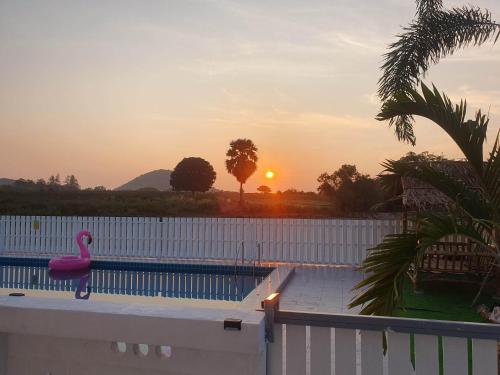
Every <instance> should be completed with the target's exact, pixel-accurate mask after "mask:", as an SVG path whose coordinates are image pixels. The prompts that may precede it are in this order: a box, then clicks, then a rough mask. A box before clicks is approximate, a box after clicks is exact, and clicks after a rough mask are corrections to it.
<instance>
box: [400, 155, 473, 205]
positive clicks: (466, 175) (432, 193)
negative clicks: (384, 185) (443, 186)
mask: <svg viewBox="0 0 500 375" xmlns="http://www.w3.org/2000/svg"><path fill="white" fill-rule="evenodd" d="M432 166H433V167H435V168H437V169H439V170H440V171H442V172H444V173H446V174H447V175H448V176H450V177H452V178H453V179H454V180H459V181H461V182H463V183H464V184H466V185H468V186H470V187H472V188H473V189H480V187H479V183H478V180H477V178H476V176H475V174H474V172H473V171H472V169H471V167H470V165H469V163H467V162H465V161H438V162H432ZM401 184H402V187H403V194H402V197H403V205H404V206H405V207H406V208H407V209H409V210H411V211H413V210H416V211H426V210H443V209H446V207H447V206H448V205H449V204H450V203H451V202H450V199H449V198H448V197H447V196H445V195H444V194H443V193H441V192H440V191H438V190H436V189H435V188H433V187H432V186H430V185H428V184H426V183H425V182H422V181H420V180H418V179H416V178H413V177H402V178H401Z"/></svg>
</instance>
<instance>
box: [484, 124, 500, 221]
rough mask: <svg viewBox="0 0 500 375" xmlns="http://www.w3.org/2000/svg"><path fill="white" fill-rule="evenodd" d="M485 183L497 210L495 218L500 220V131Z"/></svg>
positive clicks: (487, 166) (486, 169)
mask: <svg viewBox="0 0 500 375" xmlns="http://www.w3.org/2000/svg"><path fill="white" fill-rule="evenodd" d="M484 182H485V183H484V184H485V189H486V190H487V192H488V195H489V196H490V199H491V203H492V205H493V208H494V210H495V218H496V219H497V220H500V131H499V132H498V133H497V137H496V140H495V144H494V145H493V149H492V150H491V152H490V157H489V159H488V162H487V163H486V166H485V168H484Z"/></svg>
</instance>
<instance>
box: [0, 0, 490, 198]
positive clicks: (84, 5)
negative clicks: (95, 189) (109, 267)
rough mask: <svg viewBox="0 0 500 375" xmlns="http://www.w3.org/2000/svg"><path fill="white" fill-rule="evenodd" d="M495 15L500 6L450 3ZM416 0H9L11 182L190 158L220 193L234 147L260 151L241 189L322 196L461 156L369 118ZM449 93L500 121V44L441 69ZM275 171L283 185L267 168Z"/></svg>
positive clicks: (5, 31) (5, 41) (440, 80)
mask: <svg viewBox="0 0 500 375" xmlns="http://www.w3.org/2000/svg"><path fill="white" fill-rule="evenodd" d="M466 3H470V4H473V5H477V6H480V7H483V8H488V9H490V10H491V11H492V13H493V18H494V19H497V20H500V1H498V0H477V1H476V0H468V1H466V0H460V1H445V4H446V6H448V7H450V6H454V5H462V4H466ZM414 12H415V4H414V2H413V1H412V0H378V1H373V0H359V1H352V0H330V1H313V0H310V1H303V0H301V1H299V0H286V1H284V0H283V1H266V2H261V1H255V0H253V1H250V0H249V1H228V0H206V1H189V0H182V1H181V0H179V1H166V0H165V1H160V0H157V1H153V0H137V1H126V0H120V1H118V0H116V1H105V0H82V1H78V0H71V1H61V0H59V1H56V0H54V1H48V0H33V1H19V0H2V1H1V2H0V56H1V58H0V83H1V84H0V131H1V132H0V160H1V162H0V177H8V178H20V177H24V178H32V179H37V178H41V177H43V178H47V177H48V176H49V175H50V174H55V173H60V174H61V175H62V176H65V175H67V174H75V175H76V176H77V177H78V179H79V181H80V183H81V184H82V185H83V186H84V187H87V186H95V185H105V186H106V187H108V188H114V187H116V186H118V185H121V184H122V183H124V182H126V181H128V180H130V179H131V178H133V177H136V176H137V175H139V174H142V173H145V172H148V171H151V170H153V169H159V168H163V169H173V168H174V167H175V165H176V164H177V163H178V162H179V161H180V160H181V159H182V158H183V157H187V156H199V157H203V158H205V159H206V160H208V161H209V162H210V163H212V165H213V166H214V167H215V169H216V171H217V180H216V182H215V187H217V188H222V189H227V190H237V189H238V184H237V182H236V180H235V179H234V177H232V176H230V175H229V174H228V173H227V172H226V171H225V169H224V160H225V152H226V150H227V148H228V145H229V142H230V141H231V140H233V139H236V138H250V139H252V140H253V141H254V143H255V144H256V145H257V147H258V148H259V152H258V154H259V158H260V160H259V163H258V166H259V169H258V170H257V172H256V174H255V175H254V176H253V177H251V178H250V180H249V182H248V184H247V187H246V189H245V190H246V191H255V188H256V187H257V186H259V185H261V184H263V183H265V184H268V185H269V186H271V188H272V189H273V190H276V189H281V190H284V189H287V188H292V187H293V188H296V189H299V190H315V189H316V186H317V183H316V178H317V177H318V175H319V174H321V173H322V172H324V171H329V172H332V171H333V170H335V169H337V168H338V167H339V166H340V165H341V164H343V163H350V164H356V165H357V166H358V169H359V170H360V171H362V172H365V173H369V174H371V175H375V174H377V173H378V172H379V171H380V167H379V163H380V162H382V161H383V160H384V159H385V158H398V157H399V156H401V155H402V154H404V153H406V152H407V151H410V150H413V151H416V152H420V151H424V150H428V151H431V152H434V153H437V154H444V155H446V156H449V157H460V156H461V154H460V152H459V151H458V150H457V149H456V148H454V147H453V145H452V142H451V141H450V140H449V139H448V138H447V137H446V135H445V134H444V133H443V132H442V131H440V130H439V129H438V128H437V127H436V126H435V125H432V124H430V123H426V122H425V121H422V120H418V121H417V126H416V134H417V147H416V148H411V147H410V146H408V145H406V144H402V143H398V142H397V140H396V138H395V136H394V133H393V130H392V129H389V128H388V127H387V124H386V123H379V122H377V121H376V120H374V117H375V115H376V114H377V111H378V110H379V107H380V103H379V102H378V99H377V96H376V90H377V80H378V78H379V76H380V70H379V67H380V64H381V61H382V54H383V53H384V52H385V50H386V46H387V44H388V43H390V42H391V41H393V40H394V35H395V34H397V33H398V32H399V31H400V30H401V26H403V25H406V24H407V23H408V22H409V21H410V19H411V18H412V17H413V14H414ZM426 82H428V83H431V82H434V83H435V84H436V85H437V86H438V87H439V88H440V89H441V90H444V91H445V92H446V93H448V94H449V95H450V96H451V97H452V98H453V99H459V98H461V97H464V98H467V100H468V102H469V104H470V105H471V107H472V108H471V110H470V112H469V114H470V117H472V116H473V111H472V109H474V108H478V107H481V108H482V109H483V110H484V111H486V112H488V111H489V113H490V117H491V125H490V133H489V142H488V145H487V148H488V151H489V149H490V148H491V146H492V143H493V136H494V135H496V132H497V131H498V129H499V125H500V43H498V44H497V45H491V44H487V45H485V46H483V47H481V48H470V49H468V50H466V51H464V52H461V53H460V54H457V55H455V56H453V57H452V58H448V59H446V60H443V61H442V62H441V63H440V64H439V65H437V66H435V67H433V68H432V69H431V71H430V74H429V75H428V77H427V78H426ZM268 169H271V170H273V171H274V172H275V174H276V175H275V178H274V179H273V180H272V182H270V183H269V182H268V181H267V180H266V179H265V172H266V171H267V170H268Z"/></svg>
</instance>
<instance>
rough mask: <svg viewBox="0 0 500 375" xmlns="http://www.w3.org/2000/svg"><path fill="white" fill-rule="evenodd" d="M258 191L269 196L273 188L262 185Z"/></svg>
mask: <svg viewBox="0 0 500 375" xmlns="http://www.w3.org/2000/svg"><path fill="white" fill-rule="evenodd" d="M257 191H260V192H261V193H263V194H269V193H270V192H271V188H270V187H269V186H266V185H260V186H259V187H258V188H257Z"/></svg>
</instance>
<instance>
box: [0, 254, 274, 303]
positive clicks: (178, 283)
mask: <svg viewBox="0 0 500 375" xmlns="http://www.w3.org/2000/svg"><path fill="white" fill-rule="evenodd" d="M47 265H48V259H38V258H14V257H0V290H4V292H11V291H12V290H13V289H15V292H19V293H24V294H25V295H30V291H35V290H39V291H49V294H50V291H53V292H61V291H63V292H71V293H66V294H67V295H69V296H71V297H70V298H77V299H92V296H93V295H95V294H98V295H129V296H150V297H173V298H190V299H208V300H225V301H242V300H243V299H244V298H245V297H246V296H247V295H248V294H249V293H250V292H251V291H252V290H253V289H255V287H256V286H257V285H258V284H259V283H260V282H261V281H262V280H263V279H264V278H265V277H266V276H267V275H268V274H269V273H270V272H271V271H272V268H267V267H253V266H228V265H212V264H210V265H206V264H171V263H141V262H114V261H92V264H91V269H90V270H87V271H83V272H82V271H80V272H73V273H53V272H49V269H48V268H47ZM2 294H5V293H2ZM55 294H56V293H54V295H55Z"/></svg>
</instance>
